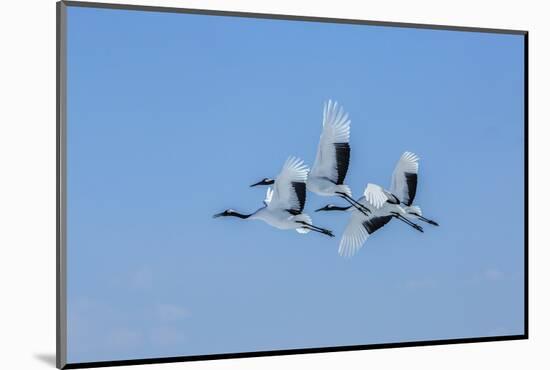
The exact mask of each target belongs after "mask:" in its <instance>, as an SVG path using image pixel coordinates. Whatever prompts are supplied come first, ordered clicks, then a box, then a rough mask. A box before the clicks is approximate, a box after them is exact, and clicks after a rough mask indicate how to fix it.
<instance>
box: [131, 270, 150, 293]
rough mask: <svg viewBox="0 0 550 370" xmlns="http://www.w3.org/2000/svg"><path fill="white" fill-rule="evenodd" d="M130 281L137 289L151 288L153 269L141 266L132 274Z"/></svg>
mask: <svg viewBox="0 0 550 370" xmlns="http://www.w3.org/2000/svg"><path fill="white" fill-rule="evenodd" d="M130 283H131V284H132V286H133V287H134V288H137V289H151V288H152V287H153V271H152V270H151V268H149V267H146V266H144V267H141V268H140V269H138V270H137V271H135V272H134V273H133V274H132V276H131V277H130Z"/></svg>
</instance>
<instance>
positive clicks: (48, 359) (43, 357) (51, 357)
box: [34, 353, 55, 367]
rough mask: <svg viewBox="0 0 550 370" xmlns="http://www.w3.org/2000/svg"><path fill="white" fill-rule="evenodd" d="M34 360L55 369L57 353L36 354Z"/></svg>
mask: <svg viewBox="0 0 550 370" xmlns="http://www.w3.org/2000/svg"><path fill="white" fill-rule="evenodd" d="M34 358H36V359H37V360H40V361H42V362H43V363H45V364H47V365H50V366H52V367H55V353H35V354H34Z"/></svg>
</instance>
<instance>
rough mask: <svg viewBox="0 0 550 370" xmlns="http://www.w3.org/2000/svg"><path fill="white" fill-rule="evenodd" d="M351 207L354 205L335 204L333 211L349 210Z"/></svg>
mask: <svg viewBox="0 0 550 370" xmlns="http://www.w3.org/2000/svg"><path fill="white" fill-rule="evenodd" d="M351 207H353V206H347V207H339V206H333V207H332V208H331V211H347V210H348V209H350V208H351Z"/></svg>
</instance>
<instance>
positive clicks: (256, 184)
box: [250, 180, 264, 188]
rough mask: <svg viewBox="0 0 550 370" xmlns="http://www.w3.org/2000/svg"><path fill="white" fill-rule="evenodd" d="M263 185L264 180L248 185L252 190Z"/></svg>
mask: <svg viewBox="0 0 550 370" xmlns="http://www.w3.org/2000/svg"><path fill="white" fill-rule="evenodd" d="M263 184H264V180H262V181H259V182H257V183H255V184H252V185H250V187H251V188H252V187H254V186H258V185H263Z"/></svg>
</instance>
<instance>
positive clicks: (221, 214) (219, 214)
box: [212, 212, 223, 218]
mask: <svg viewBox="0 0 550 370" xmlns="http://www.w3.org/2000/svg"><path fill="white" fill-rule="evenodd" d="M221 216H223V212H222V213H216V214H215V215H214V216H212V218H218V217H221Z"/></svg>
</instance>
